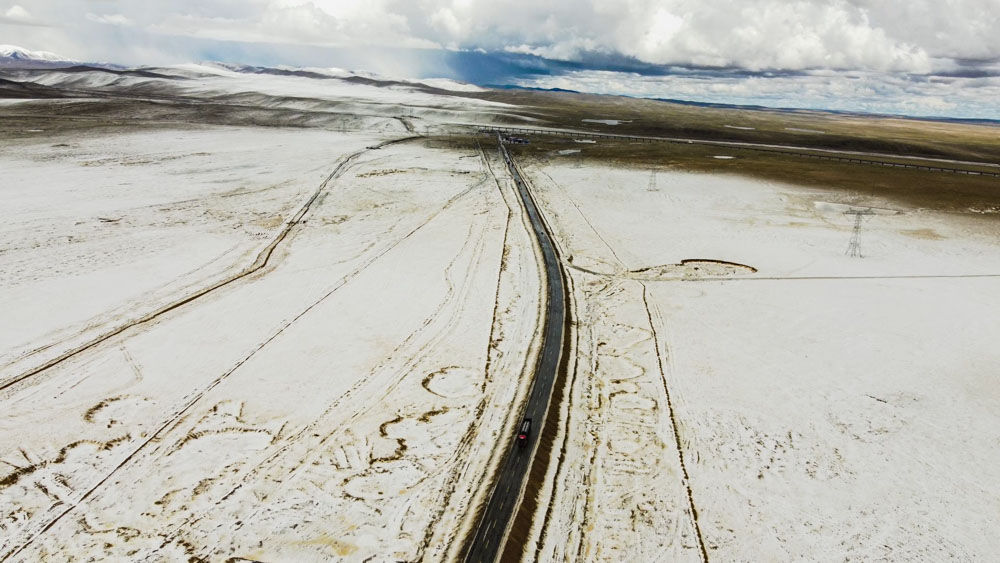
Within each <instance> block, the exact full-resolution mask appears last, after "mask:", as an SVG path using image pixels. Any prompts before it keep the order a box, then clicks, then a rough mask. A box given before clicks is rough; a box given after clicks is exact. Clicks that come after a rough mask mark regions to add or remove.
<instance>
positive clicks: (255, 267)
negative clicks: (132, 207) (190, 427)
mask: <svg viewBox="0 0 1000 563" xmlns="http://www.w3.org/2000/svg"><path fill="white" fill-rule="evenodd" d="M416 138H417V137H404V138H401V139H393V140H390V141H384V142H382V143H379V144H377V145H374V147H375V148H382V147H385V146H388V145H392V144H395V143H401V142H406V141H410V140H413V139H416ZM370 150H372V149H364V150H360V151H357V152H355V153H352V154H350V155H348V156H347V157H345V158H344V159H342V160H341V161H340V163H339V164H337V166H336V168H334V170H333V172H331V173H330V175H329V176H327V178H326V180H324V181H323V183H322V184H320V185H319V187H318V188H316V190H315V191H314V192H313V194H312V196H310V197H309V199H307V200H306V202H305V203H303V204H302V206H301V207H300V208H299V210H298V212H296V213H295V215H294V216H292V218H291V219H290V220H289V221H287V222H286V223H285V226H284V228H282V229H281V231H280V232H279V233H278V234H277V235H276V236H275V237H274V238H273V239H272V240H271V242H270V243H269V244H268V245H267V246H266V247H264V249H263V250H261V251H260V252H259V253H258V254H257V258H256V259H255V260H254V261H253V263H252V264H250V266H248V267H246V268H244V269H243V270H242V271H241V272H239V273H238V274H235V275H233V276H230V277H228V278H226V279H224V280H222V281H220V282H217V283H215V284H213V285H210V286H208V287H206V288H203V289H201V290H199V291H196V292H195V293H193V294H190V295H188V296H185V297H182V298H180V299H178V300H176V301H173V302H171V303H168V304H167V305H164V306H162V307H160V308H159V309H157V310H155V311H153V312H151V313H148V314H146V315H144V316H142V317H140V318H138V319H136V320H133V321H129V322H126V323H125V324H123V325H119V326H118V327H116V328H113V329H111V330H110V331H108V332H106V333H104V334H101V335H98V336H96V337H94V338H93V339H91V340H89V341H88V342H85V343H83V344H81V345H79V346H77V347H76V348H72V349H70V350H69V351H67V352H64V353H63V354H60V355H59V356H56V357H55V358H53V359H51V360H48V361H47V362H45V363H43V364H42V365H40V366H38V367H35V368H33V369H31V370H29V371H27V372H25V373H22V374H21V375H17V376H14V377H13V378H10V379H8V380H6V381H3V382H0V391H5V390H7V389H8V388H10V387H11V386H13V385H16V384H18V383H20V382H22V381H24V380H26V379H28V378H30V377H33V376H35V375H38V374H40V373H42V372H44V371H46V370H48V369H49V368H51V367H54V366H56V365H58V364H61V363H62V362H64V361H66V360H68V359H70V358H72V357H73V356H76V355H77V354H79V353H81V352H85V351H87V350H90V349H91V348H94V347H95V346H97V345H99V344H101V343H102V342H105V341H107V340H108V339H111V338H113V337H115V336H118V335H119V334H121V333H123V332H125V331H126V330H129V329H131V328H134V327H136V326H139V325H143V324H146V323H149V322H152V321H154V320H156V319H157V318H159V317H161V316H163V315H164V314H166V313H169V312H170V311H173V310H174V309H177V308H179V307H182V306H184V305H187V304H188V303H191V302H192V301H194V300H196V299H199V298H201V297H204V296H205V295H208V294H209V293H212V292H214V291H215V290H217V289H221V288H223V287H225V286H228V285H230V284H232V283H234V282H236V281H238V280H241V279H243V278H246V277H247V276H250V275H252V274H254V273H256V272H258V271H260V270H262V269H264V268H265V267H267V266H268V265H269V262H270V260H271V256H272V255H273V254H274V251H275V249H276V248H277V247H278V245H280V244H281V243H282V242H283V241H284V240H285V238H286V237H287V236H288V234H289V233H290V232H291V231H292V229H294V228H295V226H296V225H298V223H299V221H301V220H302V218H303V217H304V216H305V215H306V213H308V212H309V209H310V208H311V207H312V204H313V203H315V201H316V199H317V198H318V197H319V196H320V194H321V193H323V191H324V190H325V189H326V188H327V186H328V185H329V184H330V182H331V181H333V180H334V179H335V178H337V177H339V176H340V175H341V174H342V173H343V171H344V170H346V167H347V165H348V164H350V163H351V162H352V161H354V160H355V159H356V158H357V157H359V156H361V155H362V154H364V153H366V152H369V151H370Z"/></svg>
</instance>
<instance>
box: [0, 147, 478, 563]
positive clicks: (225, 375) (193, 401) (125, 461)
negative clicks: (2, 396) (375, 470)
mask: <svg viewBox="0 0 1000 563" xmlns="http://www.w3.org/2000/svg"><path fill="white" fill-rule="evenodd" d="M405 140H409V139H399V140H395V141H389V142H387V143H383V144H382V145H379V146H385V145H387V144H392V143H397V142H401V141H405ZM366 150H367V149H366ZM366 150H365V151H358V152H357V153H354V154H353V155H350V156H349V157H348V158H347V159H345V160H344V161H342V162H341V164H340V165H338V167H337V169H336V170H334V172H333V173H331V174H330V176H329V177H328V178H327V180H326V181H324V182H323V184H322V185H321V187H320V189H319V190H317V192H316V193H315V194H314V195H313V197H311V198H310V199H309V201H307V202H306V204H305V205H304V206H303V208H302V209H301V210H300V211H299V213H297V214H296V216H295V218H294V220H293V221H291V222H290V225H294V224H297V223H298V221H299V220H301V218H302V217H303V216H304V215H305V213H306V212H307V211H308V210H309V206H311V205H312V203H313V202H314V201H315V200H316V198H317V197H318V196H319V194H320V193H321V192H322V190H323V189H324V188H325V187H326V185H327V184H328V183H329V182H330V181H331V180H332V179H334V178H335V177H336V176H339V174H340V173H342V172H343V170H345V166H346V165H347V164H348V163H349V162H351V161H352V160H353V159H355V158H356V157H357V156H360V155H361V154H363V153H364V152H366ZM471 189H472V188H469V190H466V191H464V192H462V193H461V194H459V195H457V196H455V197H454V198H452V199H451V200H449V201H448V202H447V203H446V204H445V208H446V207H448V206H450V205H451V204H452V203H453V202H454V201H455V200H456V199H457V198H458V197H460V196H461V195H464V194H466V193H468V192H469V191H471ZM443 210H444V208H442V209H441V210H439V211H438V212H436V213H434V215H433V216H432V217H431V219H433V217H436V216H437V215H438V214H439V213H440V212H441V211H443ZM431 219H428V220H427V221H425V222H424V223H422V224H421V225H419V226H418V227H417V228H415V229H414V230H412V231H410V232H409V233H407V234H406V235H405V236H404V237H403V238H402V239H400V240H398V241H397V242H395V243H393V244H392V245H391V246H389V247H388V248H386V249H384V250H383V251H382V252H380V253H379V254H378V255H376V256H374V257H373V258H371V259H369V260H368V261H367V262H365V263H364V264H361V265H360V266H358V268H356V269H355V270H354V271H352V272H350V273H348V274H347V275H345V276H344V277H343V278H341V280H340V282H339V283H338V284H337V285H335V286H334V287H333V288H332V289H330V290H329V291H328V292H327V293H326V294H324V295H323V296H321V297H320V298H319V299H317V300H316V301H315V302H313V303H312V304H311V305H309V306H308V307H307V308H306V309H305V310H303V311H302V312H300V313H299V314H298V315H296V316H295V317H293V318H292V319H290V320H288V321H286V322H285V323H284V324H283V325H282V326H281V327H280V328H279V329H278V330H277V331H276V332H274V333H273V334H272V335H271V336H270V337H268V338H267V339H266V340H265V341H264V342H262V343H261V344H260V345H258V346H257V347H256V348H254V349H253V350H252V351H251V352H250V353H249V354H247V355H246V356H244V357H243V358H242V359H241V360H239V361H238V362H237V363H236V364H235V365H234V366H233V367H232V368H231V369H230V370H228V371H227V372H225V373H223V374H222V375H220V376H218V377H217V378H216V379H214V380H213V381H212V382H211V383H209V385H208V386H206V387H203V388H202V389H201V390H200V391H198V392H197V393H195V395H194V396H193V398H191V399H190V400H188V402H186V403H185V404H184V405H183V406H182V407H181V408H180V409H179V410H177V411H175V413H174V414H173V415H171V416H170V417H169V418H168V419H167V421H166V422H164V423H163V424H162V425H160V426H159V427H158V428H157V429H156V431H154V432H153V433H152V434H151V435H150V436H149V438H147V439H146V440H145V441H143V442H142V443H141V444H139V446H138V447H136V448H135V449H134V450H132V452H131V453H129V454H128V455H127V456H126V457H125V458H124V459H123V460H122V461H121V462H119V463H118V465H116V466H115V467H114V468H113V469H112V470H111V471H110V472H109V473H108V474H107V475H105V476H104V477H103V478H102V479H101V480H99V481H98V482H97V483H96V484H95V485H93V486H92V487H91V488H90V489H88V490H87V491H86V492H85V493H84V494H83V495H82V496H81V497H80V498H79V499H78V500H76V501H75V502H73V503H72V504H71V505H70V506H69V507H68V508H66V509H65V510H64V511H63V512H61V513H59V514H58V515H57V516H55V517H54V518H53V519H52V520H50V521H49V522H47V523H46V524H45V525H44V526H43V527H42V528H41V529H40V530H38V531H37V532H35V533H34V534H32V535H31V536H30V537H29V538H28V540H27V541H26V542H25V543H23V544H21V545H20V546H17V547H14V548H13V549H12V550H11V551H9V552H8V553H6V554H3V555H0V561H4V560H6V559H8V558H10V557H13V556H16V555H18V554H19V553H21V552H22V551H23V550H24V549H26V548H27V547H28V546H30V544H31V543H33V542H34V541H35V540H36V539H38V538H39V537H41V536H42V535H44V534H45V533H46V532H47V531H48V530H50V529H51V528H52V527H53V526H54V525H55V524H57V523H58V522H59V520H61V519H62V518H63V517H64V516H66V515H67V514H69V513H70V512H72V511H73V510H74V509H75V508H76V507H77V506H79V505H80V504H82V503H83V502H84V501H86V500H87V499H88V498H90V496H91V495H93V494H94V492H96V491H97V490H98V489H99V488H100V487H101V486H102V485H104V484H105V483H106V482H107V481H108V480H109V479H110V478H111V477H113V476H114V474H115V473H117V472H118V471H119V470H120V469H122V468H123V467H125V466H126V465H127V464H128V463H129V462H130V461H131V460H132V459H133V458H135V456H136V455H138V454H139V453H140V452H141V451H142V450H144V449H145V448H146V447H147V446H148V445H149V444H150V443H152V442H153V441H154V440H155V439H157V438H158V437H159V436H160V435H161V434H162V433H163V432H164V431H165V430H168V429H169V428H170V427H171V426H173V425H175V424H176V423H178V422H179V421H180V420H181V418H182V417H183V416H184V414H185V413H186V412H187V411H188V410H190V408H191V407H193V406H194V405H195V404H196V403H198V402H199V401H200V400H201V398H202V397H204V396H205V395H206V394H207V393H208V392H209V391H211V390H212V389H214V388H215V387H217V386H218V385H219V384H220V383H222V382H223V381H224V380H225V379H227V378H228V377H229V376H230V375H232V374H233V373H235V372H236V371H237V370H238V369H239V368H240V367H241V366H243V364H245V363H246V362H247V361H249V360H250V359H251V358H252V357H253V356H254V355H256V354H257V352H259V351H260V350H262V349H263V348H264V347H265V346H267V345H268V344H270V343H271V342H272V341H274V340H275V339H276V338H277V337H278V336H280V335H281V334H282V333H283V332H284V331H285V330H287V329H288V328H289V327H290V326H291V325H292V324H294V323H295V322H296V321H298V320H299V319H300V318H302V317H303V316H305V315H306V314H307V313H309V311H311V310H312V309H314V308H315V307H316V306H317V305H319V304H320V303H322V302H323V301H325V300H326V299H327V298H328V297H330V296H331V295H333V294H334V293H335V292H336V291H337V290H338V289H340V288H341V287H343V286H344V285H346V284H347V283H348V282H349V281H350V280H352V279H353V278H355V277H356V276H357V275H358V274H360V273H361V272H362V271H363V270H364V269H366V268H367V267H368V266H370V265H371V264H372V263H374V262H375V261H376V260H378V259H379V258H381V257H382V256H383V255H385V254H386V253H388V252H389V251H390V250H392V249H393V248H395V247H396V246H397V245H399V244H400V243H402V242H403V241H404V240H406V239H407V238H409V237H410V236H411V235H413V234H414V233H415V232H416V231H418V230H420V229H421V228H423V227H424V226H425V225H426V224H427V223H428V222H430V220H431ZM290 230H291V229H290V228H288V229H286V232H285V234H286V235H287V232H288V231H290ZM281 238H282V239H283V238H284V236H282V237H281ZM279 242H280V239H278V240H276V241H275V242H273V243H272V245H269V249H265V251H266V252H267V255H266V256H264V258H263V260H262V261H261V258H260V257H258V261H260V262H261V266H260V267H261V268H262V267H263V266H265V265H267V261H268V258H269V257H270V255H271V253H272V252H273V251H274V247H276V246H277V243H279ZM258 269H260V268H258ZM245 275H249V274H245ZM245 275H244V276H245ZM244 276H239V277H237V278H234V279H233V280H231V281H235V279H239V278H240V277H244ZM223 285H224V284H223ZM218 287H221V285H217V286H213V287H212V288H210V289H209V290H206V291H204V292H201V293H200V294H198V295H196V296H195V297H192V298H189V299H188V300H186V301H184V303H188V302H190V301H193V300H194V298H196V297H200V296H201V295H204V294H206V293H208V292H209V291H212V290H213V289H217V288H218ZM184 303H181V304H178V305H176V306H174V307H172V308H176V307H179V306H180V305H183V304H184ZM162 312H163V313H165V312H166V311H162ZM137 324H138V323H137ZM123 330H124V329H122V331H123ZM122 331H118V332H117V333H115V334H118V333H120V332H122ZM115 334H112V335H110V336H108V337H106V338H105V339H107V338H110V337H112V336H114V335H115ZM96 344H97V343H95V344H94V345H96ZM80 351H83V350H80ZM0 389H2V388H0Z"/></svg>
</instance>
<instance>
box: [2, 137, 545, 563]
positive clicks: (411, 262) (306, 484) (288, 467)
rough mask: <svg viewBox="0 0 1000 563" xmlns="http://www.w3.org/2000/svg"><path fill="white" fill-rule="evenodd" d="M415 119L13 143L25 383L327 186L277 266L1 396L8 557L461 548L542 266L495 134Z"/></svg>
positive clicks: (276, 257) (6, 165)
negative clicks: (405, 126) (381, 127)
mask: <svg viewBox="0 0 1000 563" xmlns="http://www.w3.org/2000/svg"><path fill="white" fill-rule="evenodd" d="M390 139H391V138H389V137H377V136H374V135H372V134H364V133H349V134H344V133H337V132H328V131H309V130H282V129H254V128H237V127H195V128H191V127H187V128H183V129H179V130H173V129H171V130H167V131H163V130H159V131H141V132H134V133H127V134H121V133H115V134H101V133H85V134H80V135H79V136H72V135H70V136H60V138H59V139H58V140H55V139H52V138H44V137H43V138H40V139H35V138H33V139H31V140H30V141H21V142H18V143H11V146H10V147H8V148H9V149H10V150H5V152H4V153H3V156H2V166H3V169H4V171H5V181H4V183H3V185H2V187H0V189H2V190H3V199H4V201H5V203H6V205H5V206H4V210H3V213H4V217H3V219H4V221H3V224H4V231H3V240H4V248H3V251H2V254H0V260H2V261H3V265H4V267H3V269H2V272H3V279H2V288H3V291H2V293H0V300H2V303H0V307H2V308H3V310H4V311H5V318H4V321H5V322H4V323H3V332H2V333H0V338H2V341H0V342H2V345H0V349H2V351H3V356H2V359H3V362H4V367H3V372H2V375H0V378H2V379H0V382H4V383H9V382H11V381H14V380H16V379H18V378H19V377H20V376H21V375H23V374H25V373H30V372H31V370H32V368H33V367H36V366H39V365H43V364H44V363H45V362H46V361H48V360H50V359H52V358H54V357H58V356H59V355H60V354H61V353H62V352H64V351H66V350H70V349H73V348H74V347H76V346H78V345H79V344H80V343H81V342H87V341H89V340H93V339H95V338H99V337H100V336H101V335H102V334H107V333H113V332H114V331H115V330H118V329H119V328H121V327H127V326H129V325H130V323H132V322H134V321H135V320H136V319H140V318H142V317H143V315H147V314H148V313H149V312H152V311H156V310H157V309H158V308H161V307H163V306H164V305H165V304H169V303H171V302H176V301H177V300H178V299H181V300H182V299H183V298H184V296H185V295H190V294H197V292H198V291H199V290H200V289H201V288H205V287H212V286H213V285H215V284H217V283H218V282H219V281H220V280H224V279H227V277H234V276H238V275H239V274H240V273H244V272H246V271H247V268H248V267H249V266H250V265H251V264H252V263H253V262H254V261H255V259H256V258H258V256H259V253H260V252H261V250H262V249H265V248H267V246H268V244H270V243H271V242H272V241H273V240H274V239H275V238H276V236H277V235H278V234H280V233H281V232H282V231H283V230H284V229H285V228H286V226H287V225H288V222H289V221H290V220H291V219H292V217H293V216H294V215H295V214H296V212H297V211H298V210H300V209H302V207H303V205H304V204H305V203H306V202H307V201H308V200H309V198H310V197H311V195H312V194H314V193H315V192H316V190H317V189H318V188H319V195H318V197H317V198H316V199H315V201H314V202H313V204H312V206H311V207H309V208H308V211H307V212H306V214H305V215H304V216H303V217H302V218H301V220H300V221H299V222H298V223H296V224H295V225H293V226H291V228H290V230H288V233H287V236H285V237H284V238H283V239H282V240H281V242H280V244H278V245H277V246H276V247H275V248H274V252H273V253H272V254H271V256H270V258H268V259H267V261H266V265H265V266H264V267H263V268H262V269H260V270H258V271H256V272H253V273H251V274H250V275H247V276H244V277H240V278H238V279H236V280H235V281H233V282H232V283H229V284H227V285H224V286H221V287H219V288H218V289H216V290H214V291H211V292H209V293H207V294H204V295H201V296H199V297H198V298H197V299H195V300H193V301H191V302H189V303H186V304H183V305H181V306H180V307H178V308H176V309H173V310H171V311H169V312H166V313H164V314H162V315H159V316H157V317H156V318H154V319H153V320H151V321H148V322H144V323H141V324H138V325H135V326H132V327H131V328H126V329H125V330H124V331H123V332H121V333H120V334H116V335H114V336H112V337H110V338H108V339H106V340H103V341H101V342H100V343H98V344H96V345H94V346H93V347H91V348H88V349H86V350H85V351H83V352H80V353H78V354H75V355H73V356H72V357H70V358H69V359H67V360H65V361H63V362H61V363H58V364H57V365H55V366H53V367H51V368H49V369H46V370H44V371H42V372H40V373H38V374H35V375H32V376H31V377H28V378H27V379H23V380H21V381H19V382H18V383H16V384H14V385H12V386H9V387H7V388H6V389H4V390H3V391H0V402H2V411H3V417H2V418H0V507H2V508H0V558H7V557H11V558H12V560H17V561H33V560H38V559H44V558H52V559H61V558H63V557H65V556H71V557H72V558H75V559H91V558H92V559H104V560H107V559H116V560H144V559H153V560H178V559H187V558H189V557H206V558H208V559H212V560H221V559H225V558H227V557H244V558H249V559H255V560H296V561H304V560H317V561H320V560H329V559H335V558H338V557H347V558H349V559H357V560H362V559H366V558H371V557H375V558H376V559H377V560H414V559H419V558H421V557H426V558H428V559H441V558H443V557H445V556H447V554H448V553H452V556H454V553H453V552H454V551H455V550H456V549H458V547H459V543H460V542H459V541H456V540H461V538H462V537H463V534H464V533H465V532H466V531H467V529H468V527H469V526H470V525H471V524H472V523H471V522H470V521H469V518H470V516H471V515H472V511H471V510H470V505H472V504H474V503H477V502H481V500H482V495H484V494H486V491H485V489H484V486H483V485H484V484H485V483H486V482H485V481H484V479H483V476H484V475H485V474H487V473H488V471H489V470H490V467H491V466H492V464H494V463H496V461H497V459H496V456H497V448H496V440H497V436H498V435H499V434H500V433H501V432H503V433H505V434H506V433H507V428H506V426H507V425H508V420H507V419H508V416H507V415H508V411H509V409H510V405H511V404H512V402H514V401H516V400H517V399H518V397H519V396H522V395H523V393H524V392H525V391H526V389H525V385H524V383H525V382H526V379H525V378H522V373H523V372H524V371H525V365H526V363H527V362H528V360H529V358H530V357H531V354H533V353H534V351H533V346H534V345H533V341H534V340H535V330H536V326H537V319H538V295H539V274H538V271H537V265H536V257H535V254H534V249H533V246H532V239H531V238H530V236H529V234H528V233H529V231H528V230H527V229H526V228H525V225H524V223H523V220H522V219H521V213H520V211H519V207H517V202H516V199H514V194H513V192H512V191H511V189H510V184H509V181H508V180H507V179H506V178H505V177H504V176H503V175H502V173H501V171H502V168H501V167H497V166H496V163H495V162H488V160H487V159H491V160H495V159H496V156H495V155H494V154H493V153H491V152H490V153H480V152H477V151H475V150H459V149H453V148H448V147H444V146H435V145H432V144H426V143H425V141H420V140H418V141H409V142H404V143H398V144H391V145H386V146H384V147H382V148H377V149H372V148H366V147H371V146H373V145H375V144H377V143H379V142H382V141H386V140H390ZM53 145H55V146H53ZM340 163H346V164H345V165H344V167H343V168H341V169H340V172H339V173H338V174H335V175H334V176H333V177H330V174H331V172H332V171H334V170H336V169H337V167H338V165H339V164H340ZM491 169H496V170H497V174H498V176H499V177H495V176H494V175H493V173H492V172H491Z"/></svg>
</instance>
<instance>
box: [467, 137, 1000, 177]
mask: <svg viewBox="0 0 1000 563" xmlns="http://www.w3.org/2000/svg"><path fill="white" fill-rule="evenodd" d="M469 127H476V128H477V129H478V130H479V131H480V132H482V133H488V134H491V135H496V134H503V135H549V136H565V137H579V138H593V139H621V140H626V141H638V142H647V143H653V142H666V143H679V144H693V145H711V146H717V147H727V148H735V149H750V150H755V151H762V152H772V153H781V154H791V155H795V156H802V157H807V158H820V159H824V160H837V161H842V162H849V163H854V164H868V165H875V166H888V167H895V168H913V169H918V170H928V171H934V172H949V173H953V174H968V175H972V176H993V177H998V178H1000V171H996V172H993V171H987V170H969V169H965V168H949V167H943V166H930V165H926V164H908V163H902V162H890V161H884V160H872V159H879V158H891V159H895V160H914V161H921V162H933V163H944V164H955V165H959V166H979V167H983V168H998V169H1000V164H997V163H995V162H975V161H968V160H951V159H947V158H934V157H928V156H916V155H910V154H888V153H879V152H862V151H850V150H840V149H825V148H819V147H808V146H799V145H778V144H772V143H753V142H750V141H723V140H715V139H697V138H693V137H692V138H689V137H655V136H649V135H629V134H623V133H602V132H596V131H581V130H576V129H560V128H544V127H513V126H511V127H507V126H494V125H487V126H482V125H469ZM815 153H820V154H815ZM842 155H847V156H842ZM861 156H863V157H868V158H865V159H862V158H852V157H861Z"/></svg>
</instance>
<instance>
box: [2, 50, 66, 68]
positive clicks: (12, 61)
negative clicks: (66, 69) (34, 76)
mask: <svg viewBox="0 0 1000 563" xmlns="http://www.w3.org/2000/svg"><path fill="white" fill-rule="evenodd" d="M74 64H78V61H75V60H73V59H68V58H66V57H61V56H59V55H57V54H55V53H50V52H48V51H31V50H28V49H25V48H23V47H18V46H16V45H0V67H7V68H12V67H13V68H49V67H59V66H70V65H74Z"/></svg>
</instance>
